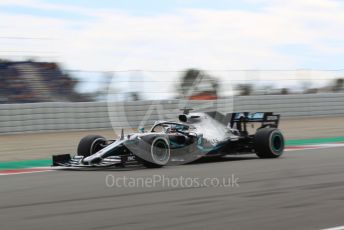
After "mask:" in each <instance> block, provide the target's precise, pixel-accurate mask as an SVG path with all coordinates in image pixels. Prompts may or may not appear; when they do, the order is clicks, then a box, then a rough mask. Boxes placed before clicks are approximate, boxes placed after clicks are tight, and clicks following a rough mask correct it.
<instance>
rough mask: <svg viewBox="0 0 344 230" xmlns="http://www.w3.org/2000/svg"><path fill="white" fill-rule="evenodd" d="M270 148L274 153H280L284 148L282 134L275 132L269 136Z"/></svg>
mask: <svg viewBox="0 0 344 230" xmlns="http://www.w3.org/2000/svg"><path fill="white" fill-rule="evenodd" d="M271 149H272V150H273V152H274V153H275V154H278V155H279V154H281V153H282V152H283V150H284V139H283V136H282V135H281V134H280V133H278V132H276V133H273V134H272V136H271Z"/></svg>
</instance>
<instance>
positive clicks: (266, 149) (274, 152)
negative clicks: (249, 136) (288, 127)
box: [254, 128, 285, 158]
mask: <svg viewBox="0 0 344 230" xmlns="http://www.w3.org/2000/svg"><path fill="white" fill-rule="evenodd" d="M284 145H285V143H284V137H283V134H282V133H281V131H280V130H279V129H276V128H263V129H260V130H258V131H257V133H256V135H255V137H254V148H255V152H256V154H257V156H258V157H260V158H277V157H280V156H281V155H282V154H283V151H284Z"/></svg>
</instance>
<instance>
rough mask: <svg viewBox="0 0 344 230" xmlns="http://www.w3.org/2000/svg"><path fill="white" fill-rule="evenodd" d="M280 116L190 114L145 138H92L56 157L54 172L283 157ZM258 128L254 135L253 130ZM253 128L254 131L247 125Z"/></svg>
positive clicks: (159, 125)
mask: <svg viewBox="0 0 344 230" xmlns="http://www.w3.org/2000/svg"><path fill="white" fill-rule="evenodd" d="M279 120H280V115H278V114H274V113H271V112H255V113H252V112H240V113H228V114H226V115H224V114H221V113H220V112H205V113H197V112H194V113H191V112H190V110H189V109H187V110H184V112H183V113H182V114H181V115H179V117H178V121H157V122H155V124H154V125H153V126H152V128H151V129H150V130H149V131H148V132H145V131H144V129H143V128H142V129H141V130H140V132H138V133H132V134H129V135H124V133H123V130H122V133H121V136H120V138H119V139H117V140H108V139H106V138H104V137H102V136H99V135H89V136H86V137H84V138H82V139H81V140H80V142H79V145H78V149H77V155H76V156H73V157H72V156H71V155H69V154H63V155H54V156H53V166H65V167H106V166H121V167H123V166H125V165H129V164H142V165H144V166H146V167H148V168H154V167H162V166H165V165H169V164H185V163H189V162H192V161H195V160H197V159H199V158H201V157H215V156H216V157H218V156H225V155H230V154H248V153H255V154H257V156H258V157H260V158H277V157H280V156H281V155H282V154H283V151H284V143H285V142H284V137H283V135H282V133H281V131H280V130H279V129H278V125H279ZM255 123H258V124H260V125H259V127H258V128H256V129H254V133H253V134H251V132H252V131H251V132H250V131H249V129H251V130H252V127H253V126H254V124H255ZM249 124H250V125H249Z"/></svg>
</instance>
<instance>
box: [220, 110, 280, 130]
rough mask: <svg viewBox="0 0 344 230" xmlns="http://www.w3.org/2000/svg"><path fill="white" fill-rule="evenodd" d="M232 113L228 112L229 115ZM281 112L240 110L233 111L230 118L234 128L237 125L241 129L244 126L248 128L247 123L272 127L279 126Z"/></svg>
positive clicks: (231, 125)
mask: <svg viewBox="0 0 344 230" xmlns="http://www.w3.org/2000/svg"><path fill="white" fill-rule="evenodd" d="M229 115H230V114H227V116H229ZM280 116H281V115H280V114H274V113H273V112H253V113H252V112H240V113H232V114H231V119H230V124H229V125H230V127H231V128H233V127H234V125H236V126H237V127H238V128H239V130H240V129H242V128H244V129H245V130H246V123H252V122H256V123H261V124H262V126H261V128H265V127H271V128H278V125H279V120H280Z"/></svg>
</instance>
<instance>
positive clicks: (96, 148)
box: [90, 138, 105, 155]
mask: <svg viewBox="0 0 344 230" xmlns="http://www.w3.org/2000/svg"><path fill="white" fill-rule="evenodd" d="M104 142H105V140H104V139H103V138H98V139H95V140H94V141H93V143H92V145H91V148H90V155H92V154H94V153H96V152H98V151H99V150H101V149H102V148H103V146H102V144H104Z"/></svg>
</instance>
